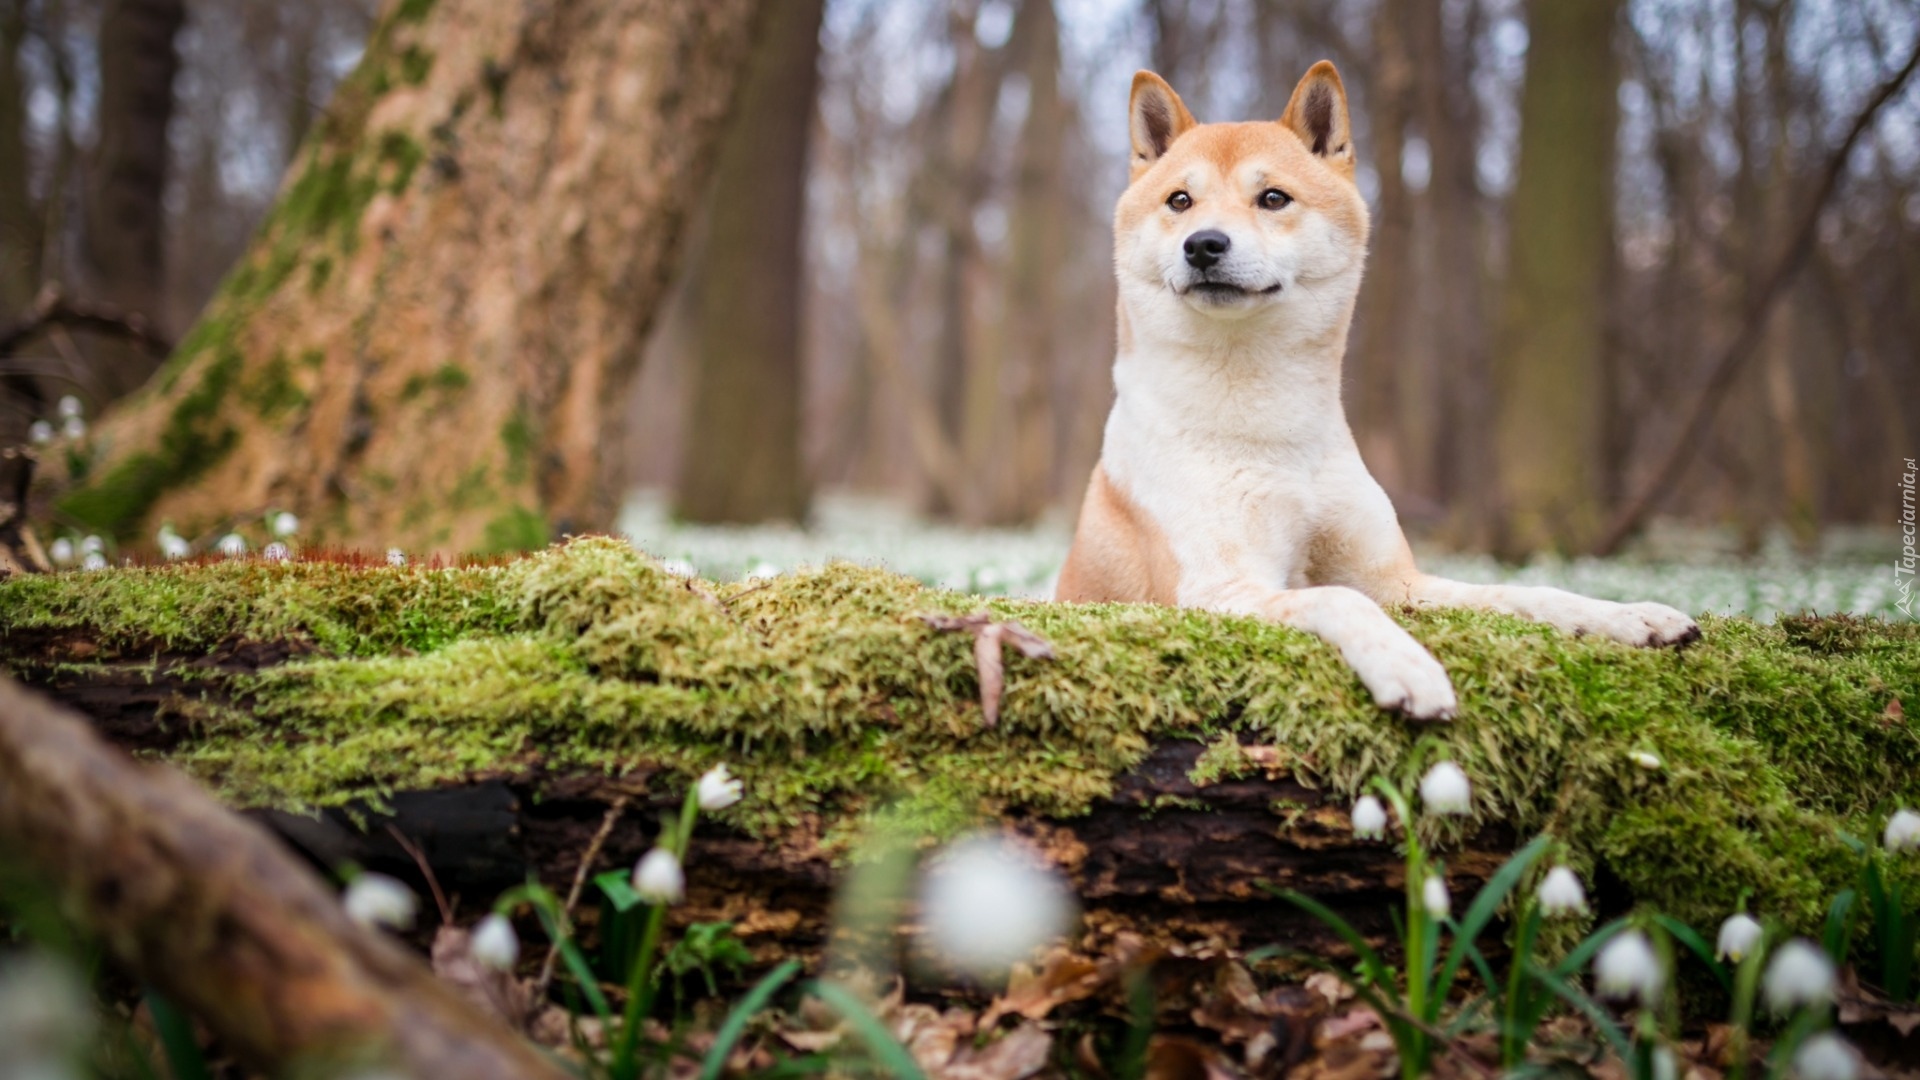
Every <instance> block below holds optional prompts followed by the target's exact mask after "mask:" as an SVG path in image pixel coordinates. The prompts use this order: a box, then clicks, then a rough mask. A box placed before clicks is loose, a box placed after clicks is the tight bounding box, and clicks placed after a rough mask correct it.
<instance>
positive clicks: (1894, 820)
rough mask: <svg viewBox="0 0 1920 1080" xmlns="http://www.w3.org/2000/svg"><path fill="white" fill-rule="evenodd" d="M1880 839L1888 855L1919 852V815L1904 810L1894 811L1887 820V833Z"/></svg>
mask: <svg viewBox="0 0 1920 1080" xmlns="http://www.w3.org/2000/svg"><path fill="white" fill-rule="evenodd" d="M1882 839H1883V841H1884V842H1885V843H1886V846H1887V852H1888V853H1889V854H1892V855H1899V854H1901V853H1903V852H1908V851H1912V852H1920V814H1916V813H1914V812H1913V811H1911V810H1906V809H1901V810H1895V811H1894V812H1893V816H1892V817H1890V818H1888V819H1887V833H1886V836H1884V837H1883V838H1882Z"/></svg>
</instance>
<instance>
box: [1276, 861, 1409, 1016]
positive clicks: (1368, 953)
mask: <svg viewBox="0 0 1920 1080" xmlns="http://www.w3.org/2000/svg"><path fill="white" fill-rule="evenodd" d="M1260 887H1261V888H1263V889H1265V890H1267V891H1268V892H1270V893H1272V894H1274V895H1275V896H1278V897H1279V898H1280V899H1282V900H1285V901H1287V902H1288V903H1290V904H1292V905H1294V906H1295V907H1297V908H1299V909H1300V910H1302V911H1304V912H1306V913H1307V914H1309V915H1311V916H1313V917H1314V918H1316V919H1319V920H1320V921H1321V922H1323V923H1325V924H1326V925H1327V927H1328V929H1330V930H1332V931H1333V932H1334V933H1335V934H1337V935H1339V937H1340V940H1342V941H1344V942H1346V943H1347V947H1348V948H1350V949H1352V950H1353V951H1354V954H1355V955H1356V956H1358V957H1359V958H1360V965H1361V967H1362V968H1363V969H1364V970H1365V971H1366V973H1367V979H1368V981H1370V982H1372V983H1373V985H1374V986H1375V987H1377V988H1378V989H1379V990H1380V992H1382V993H1384V994H1387V995H1389V997H1390V998H1391V999H1392V1000H1394V1001H1395V1002H1396V1003H1397V1002H1398V1000H1399V999H1398V996H1397V995H1395V994H1394V987H1393V978H1392V976H1391V975H1390V974H1389V973H1388V971H1387V965H1386V963H1385V962H1384V961H1382V960H1381V959H1380V954H1379V953H1378V952H1376V951H1374V948H1373V946H1371V945H1369V944H1367V939H1366V938H1365V937H1362V936H1361V934H1360V931H1358V930H1355V929H1354V928H1353V924H1352V923H1349V922H1348V921H1347V920H1345V919H1343V918H1341V917H1340V916H1339V915H1337V914H1335V913H1334V912H1333V909H1331V908H1329V907H1327V906H1326V905H1325V904H1322V903H1321V902H1320V901H1318V900H1315V899H1314V898H1313V897H1311V896H1307V895H1306V894H1304V893H1300V892H1295V891H1294V890H1292V889H1275V888H1273V887H1272V886H1270V885H1265V884H1262V885H1261V886H1260Z"/></svg>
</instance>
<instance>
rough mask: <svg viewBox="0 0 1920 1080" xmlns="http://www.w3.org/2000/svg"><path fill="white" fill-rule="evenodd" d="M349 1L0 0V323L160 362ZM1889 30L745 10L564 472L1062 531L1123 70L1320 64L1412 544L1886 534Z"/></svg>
mask: <svg viewBox="0 0 1920 1080" xmlns="http://www.w3.org/2000/svg"><path fill="white" fill-rule="evenodd" d="M393 6H394V7H396V8H405V7H408V6H410V4H409V2H408V0H399V2H398V3H396V4H395V5H393ZM382 7H383V5H380V4H378V3H376V2H375V0H0V328H5V327H6V326H8V325H9V324H11V323H15V322H19V321H21V320H25V319H27V318H28V316H29V313H30V312H32V311H33V310H34V305H35V300H36V297H38V296H43V295H45V294H44V293H43V290H46V289H48V288H49V287H50V286H53V287H57V289H58V292H59V295H61V296H63V297H66V298H69V299H72V300H74V301H76V302H80V301H84V302H86V303H91V304H99V305H110V306H111V307H112V308H114V309H117V310H118V311H120V312H123V313H137V314H140V315H143V316H145V317H146V318H147V319H149V320H150V321H151V323H152V325H153V327H154V329H155V330H156V332H157V334H158V336H160V337H161V338H164V339H166V340H169V341H177V340H179V339H180V338H182V337H183V336H185V335H186V334H187V333H188V331H189V329H190V328H191V327H192V326H193V324H194V322H195V318H196V314H197V313H199V312H200V311H201V310H202V308H203V306H204V305H205V304H206V303H207V301H208V299H209V297H210V296H212V295H213V294H214V292H215V290H216V289H217V288H218V287H219V286H220V283H221V281H222V279H223V277H225V276H226V275H228V273H229V271H230V269H231V268H232V267H234V265H235V263H236V260H237V259H240V258H241V257H242V255H243V254H244V253H245V252H246V251H247V250H248V247H249V244H250V243H251V242H254V241H255V239H256V236H257V231H258V230H260V229H261V227H262V221H263V219H265V218H266V217H267V215H268V213H269V211H270V210H271V209H272V208H273V206H274V204H275V201H276V197H277V196H278V195H280V194H282V192H283V185H282V177H283V175H285V174H287V172H288V169H289V165H290V163H293V162H294V161H295V159H296V155H297V154H298V153H299V152H300V148H301V146H302V144H303V140H305V139H307V137H308V135H309V132H310V130H311V129H313V128H314V126H315V125H316V123H317V122H321V118H322V117H324V116H326V115H327V113H328V110H329V108H330V101H331V100H332V98H333V93H334V90H335V88H336V87H337V86H338V85H340V83H341V81H342V80H343V79H346V78H348V77H349V74H350V73H351V72H353V71H354V69H355V67H356V64H357V63H358V62H359V60H360V58H361V56H362V52H363V49H365V48H366V43H367V41H368V40H369V36H370V35H372V34H375V33H376V32H377V27H379V26H380V24H381V21H382V19H383V18H384V17H386V16H383V12H382ZM387 14H388V15H390V14H391V13H387ZM1916 27H1920V3H1915V2H1913V0H1551V2H1546V0H1537V2H1535V3H1532V4H1524V3H1521V2H1519V0H1344V2H1335V0H1139V2H1118V0H1115V2H1103V0H1053V2H1051V3H1049V2H1047V0H953V2H950V3H941V2H933V0H886V2H881V0H778V2H776V3H774V4H771V5H769V9H768V11H767V12H766V13H765V15H764V17H763V18H762V20H761V22H760V24H759V27H758V33H757V38H756V40H755V43H754V45H753V47H752V48H753V52H752V55H751V59H750V63H749V65H748V69H747V72H746V74H745V75H744V76H743V83H742V87H741V89H740V91H739V93H738V95H737V96H736V97H735V99H734V100H735V108H734V110H733V114H732V116H731V119H730V120H729V121H728V125H729V126H728V128H727V131H726V134H725V136H724V137H723V138H722V139H721V141H720V146H719V149H718V151H717V154H716V157H715V165H714V169H713V172H712V177H711V182H710V183H708V184H707V185H706V190H705V191H686V192H681V193H678V194H677V196H676V197H677V198H678V199H679V200H680V201H682V202H683V203H684V204H685V206H686V208H687V211H688V216H689V221H690V224H689V227H688V229H687V230H686V232H685V233H684V234H683V238H682V240H683V242H682V244H681V247H680V248H679V250H678V251H677V253H676V256H677V257H676V258H675V259H674V260H673V261H674V262H675V263H676V264H677V268H678V272H677V275H676V280H677V282H678V284H677V285H675V286H674V289H673V291H672V293H671V294H670V295H668V297H667V298H666V300H665V301H664V303H663V304H661V305H660V308H659V311H658V313H657V317H652V318H648V319H646V320H645V321H646V326H645V327H644V328H643V329H644V330H645V332H646V336H645V338H644V339H640V340H644V341H645V345H644V357H643V358H642V357H636V358H635V359H637V360H638V361H639V363H638V369H637V370H638V373H637V376H636V377H634V378H633V379H632V381H631V383H630V388H627V387H618V383H617V382H615V383H613V384H612V385H613V386H615V387H617V388H618V392H619V393H621V394H624V395H625V397H624V401H625V404H624V405H623V406H622V407H621V412H622V414H623V420H624V423H621V424H616V425H613V426H611V427H609V428H608V430H607V433H606V442H607V443H608V445H604V446H602V447H601V448H600V453H601V455H602V457H603V458H604V463H603V464H604V467H606V468H608V469H611V470H612V474H613V476H614V478H615V482H616V483H617V484H618V485H619V486H620V488H621V490H637V489H650V490H657V491H662V492H665V493H666V494H665V495H664V496H663V498H664V501H665V505H666V506H668V507H670V508H671V510H672V512H673V513H674V514H675V515H676V516H677V517H679V518H680V519H683V520H688V521H695V522H758V521H769V520H806V519H807V518H808V516H809V515H810V513H812V512H813V508H814V507H815V505H816V503H817V500H818V498H819V497H820V496H821V494H822V493H841V492H850V491H851V492H860V493H867V494H872V495H878V496H884V497H886V498H888V499H891V500H895V501H898V502H901V503H904V504H907V505H910V506H912V507H913V508H915V509H916V510H917V511H918V512H921V513H923V514H926V515H929V516H932V517H935V518H938V519H943V520H947V521H950V522H953V523H956V524H962V525H995V526H1017V525H1023V524H1027V523H1032V522H1035V521H1037V520H1041V519H1043V518H1045V519H1050V520H1055V521H1058V520H1060V519H1063V518H1070V517H1071V515H1072V513H1073V511H1074V508H1075V507H1076V505H1077V501H1078V498H1079V496H1080V493H1081V488H1082V485H1083V484H1084V482H1085V479H1086V476H1087V474H1088V471H1089V469H1090V467H1091V466H1092V464H1093V461H1094V459H1095V457H1096V456H1097V454H1098V451H1099V443H1100V435H1101V427H1102V424H1103V422H1104V419H1105V415H1106V409H1107V406H1108V404H1109V400H1110V395H1111V384H1110V378H1109V373H1108V367H1109V364H1110V361H1111V356H1112V347H1113V311H1112V309H1113V302H1114V297H1113V285H1112V280H1111V269H1110V248H1111V232H1110V214H1111V210H1112V206H1113V202H1114V199H1115V197H1116V196H1117V195H1118V193H1119V191H1120V189H1121V187H1122V186H1123V185H1124V182H1125V177H1126V167H1125V155H1126V145H1127V143H1126V122H1125V108H1126V98H1127V87H1128V83H1129V80H1130V78H1131V76H1132V74H1133V72H1134V70H1135V69H1136V68H1140V67H1151V68H1153V69H1155V70H1157V71H1159V72H1160V73H1162V74H1163V75H1165V76H1166V77H1167V78H1168V79H1169V81H1170V82H1171V83H1172V84H1173V85H1174V87H1175V88H1176V89H1178V90H1179V91H1180V92H1181V94H1182V95H1183V96H1184V97H1185V99H1186V101H1187V103H1188V104H1189V105H1190V106H1191V107H1192V108H1193V110H1194V112H1195V113H1196V114H1197V115H1198V116H1199V117H1200V118H1201V119H1202V120H1225V119H1239V118H1247V117H1277V116H1278V114H1279V112H1280V110H1281V108H1282V106H1283V105H1284V103H1285V100H1286V96H1287V94H1288V92H1289V91H1290V90H1291V88H1292V86H1293V84H1294V81H1295V80H1296V79H1297V78H1298V77H1299V75H1300V74H1301V73H1302V72H1303V71H1304V70H1305V69H1306V68H1307V67H1308V66H1309V65H1310V64H1311V63H1312V62H1313V61H1315V60H1317V59H1320V58H1323V57H1324V58H1329V59H1332V60H1333V61H1334V62H1335V63H1336V64H1337V65H1338V66H1339V68H1340V70H1341V72H1342V74H1343V75H1344V77H1345V80H1346V84H1347V87H1348V89H1349V92H1350V94H1351V96H1352V101H1353V106H1354V110H1355V111H1354V116H1353V120H1354V125H1355V129H1356V135H1357V143H1358V148H1359V154H1360V162H1361V164H1360V168H1359V182H1360V185H1361V188H1362V190H1363V193H1364V194H1365V195H1366V197H1367V199H1368V201H1369V203H1370V205H1371V206H1372V208H1373V215H1374V217H1373V220H1374V237H1373V243H1372V254H1371V263H1370V267H1369V276H1368V280H1367V282H1366V285H1365V287H1364V289H1363V291H1362V294H1361V298H1360V305H1359V312H1358V316H1357V320H1356V324H1355V327H1354V333H1353V337H1352V340H1351V343H1350V348H1349V353H1348V367H1347V372H1346V385H1347V395H1346V396H1347V408H1348V413H1349V417H1350V419H1351V421H1352V423H1353V426H1354V428H1355V431H1356V434H1357V435H1358V437H1359V440H1360V443H1361V447H1362V451H1363V453H1364V454H1365V456H1366V459H1367V461H1368V464H1369V465H1370V467H1371V468H1372V470H1373V471H1374V474H1375V475H1376V476H1377V477H1378V478H1379V479H1380V481H1381V482H1382V483H1383V484H1384V485H1385V486H1386V487H1387V489H1388V490H1389V492H1390V493H1391V494H1392V496H1393V497H1394V500H1395V503H1396V505H1397V506H1398V508H1399V511H1400V513H1401V516H1402V518H1403V520H1404V521H1405V522H1406V523H1407V525H1408V526H1409V528H1410V530H1412V531H1413V532H1415V533H1416V534H1417V535H1420V536H1423V537H1425V538H1427V539H1428V541H1430V542H1433V543H1436V544H1440V545H1444V546H1448V547H1454V548H1460V549H1466V550H1478V551H1494V552H1498V553H1501V554H1504V555H1518V554H1524V553H1526V552H1529V551H1533V550H1540V549H1558V550H1562V551H1566V552H1569V553H1574V552H1582V551H1591V550H1612V549H1615V548H1617V547H1619V546H1620V545H1621V543H1623V542H1624V541H1625V540H1627V539H1629V538H1630V537H1632V536H1633V535H1635V534H1636V533H1637V532H1639V531H1640V529H1641V528H1642V527H1643V526H1644V525H1645V524H1646V523H1647V522H1648V521H1649V520H1654V519H1661V520H1675V519H1677V520H1680V521H1683V522H1685V523H1688V524H1691V525H1696V526H1713V527H1715V528H1717V529H1719V530H1720V531H1721V534H1722V535H1723V536H1724V537H1726V538H1727V539H1726V542H1727V543H1728V544H1730V545H1732V546H1733V547H1734V548H1736V549H1744V550H1752V549H1756V548H1758V547H1759V546H1760V545H1761V544H1762V543H1763V541H1765V540H1766V539H1767V538H1768V537H1770V536H1772V537H1780V536H1784V537H1787V538H1789V539H1790V540H1791V542H1792V543H1793V544H1795V545H1796V546H1799V547H1801V548H1803V549H1805V550H1808V551H1812V550H1816V549H1817V548H1818V546H1819V544H1820V541H1821V537H1822V536H1823V534H1826V533H1829V532H1831V531H1832V530H1833V528H1834V527H1836V526H1848V525H1867V526H1874V527H1878V528H1880V529H1888V528H1891V527H1892V526H1894V525H1895V524H1896V523H1897V519H1898V514H1899V499H1900V494H1899V488H1898V484H1899V474H1900V472H1901V471H1902V461H1903V459H1904V458H1906V457H1908V456H1911V455H1913V454H1914V453H1915V452H1916V449H1917V448H1920V444H1916V442H1915V438H1914V435H1915V432H1914V428H1915V425H1916V424H1917V423H1920V412H1916V411H1915V408H1914V405H1915V403H1917V402H1920V89H1916V88H1915V86H1914V85H1913V83H1912V82H1911V81H1905V76H1906V75H1907V74H1910V73H1911V68H1912V64H1911V62H1910V57H1911V56H1912V52H1911V50H1912V49H1913V48H1914V41H1915V35H1916ZM1903 65H1904V68H1903ZM495 107H496V110H497V109H498V107H499V106H498V100H497V98H496V102H495ZM436 161H437V159H436ZM442 171H443V172H445V170H444V169H443V170H442ZM317 276H318V275H317ZM425 325H427V326H429V327H431V325H432V316H431V313H429V315H428V317H427V321H426V324H425ZM157 363H158V360H157V359H156V357H154V356H153V355H151V352H150V351H149V350H142V349H139V348H136V347H134V346H131V345H129V344H128V343H126V342H125V341H122V340H119V339H118V338H117V337H115V336H112V335H94V334H90V333H89V331H88V330H87V329H86V328H85V327H84V326H76V327H71V328H70V327H66V326H58V325H55V326H49V327H48V328H47V329H46V332H44V333H36V334H35V335H34V336H32V337H31V339H30V340H26V341H23V342H22V343H21V344H20V346H19V348H18V349H17V350H16V352H15V354H14V355H13V356H12V357H11V358H10V359H9V360H8V361H7V367H6V380H7V382H6V386H7V405H6V408H5V409H4V410H0V441H4V442H6V443H9V444H16V445H17V444H21V443H24V442H26V441H27V440H28V432H29V425H30V424H31V423H32V422H33V421H35V420H42V419H44V420H49V421H51V422H53V423H55V424H58V423H59V418H58V417H57V416H55V406H54V402H55V401H57V399H58V398H59V397H60V396H62V395H64V394H68V393H72V394H75V395H77V396H78V397H79V398H80V399H81V400H82V401H83V402H84V404H85V408H86V410H87V415H88V416H89V417H91V416H93V415H94V414H95V412H97V411H99V410H101V409H104V408H106V407H107V406H108V405H109V404H110V403H111V402H112V401H113V400H114V399H116V398H119V397H121V396H122V395H126V394H128V393H129V392H131V391H133V390H135V389H136V388H137V387H139V386H140V385H141V384H142V383H143V382H144V381H145V380H146V379H147V378H148V377H149V376H150V375H151V374H152V373H153V372H154V370H155V368H156V366H157ZM443 370H444V369H443ZM416 389H417V388H416ZM615 446H617V449H615V448H614V447H615ZM421 452H422V453H423V454H430V453H432V449H431V447H427V448H423V449H422V451H421ZM292 504H293V505H294V508H296V509H301V510H303V511H304V510H305V509H306V508H305V507H302V506H299V505H298V500H297V499H295V500H293V501H292ZM262 509H265V508H264V507H263V508H262ZM547 521H549V522H551V525H550V528H551V529H552V530H554V531H558V530H559V529H560V528H561V527H562V526H563V525H565V524H567V523H568V519H566V518H564V517H558V516H550V517H549V518H548V519H547ZM152 524H153V523H152V522H151V521H149V522H148V525H149V527H150V526H151V525H152ZM574 524H578V522H577V521H575V522H574Z"/></svg>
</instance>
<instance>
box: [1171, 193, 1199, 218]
mask: <svg viewBox="0 0 1920 1080" xmlns="http://www.w3.org/2000/svg"><path fill="white" fill-rule="evenodd" d="M1167 205H1168V206H1169V207H1172V208H1173V212H1174V213H1176V214H1177V213H1179V212H1180V211H1182V210H1185V209H1186V208H1188V207H1190V206H1192V205H1193V196H1191V195H1189V194H1187V193H1186V192H1184V191H1176V192H1174V193H1173V194H1171V195H1169V196H1167Z"/></svg>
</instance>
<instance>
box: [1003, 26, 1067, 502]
mask: <svg viewBox="0 0 1920 1080" xmlns="http://www.w3.org/2000/svg"><path fill="white" fill-rule="evenodd" d="M1012 48H1013V50H1014V51H1015V53H1016V54H1017V55H1016V59H1017V61H1018V62H1019V64H1020V69H1021V71H1022V73H1023V74H1024V75H1025V77H1026V81H1027V92H1028V97H1027V118H1026V124H1025V127H1024V128H1023V130H1022V131H1021V133H1020V150H1019V161H1018V165H1017V171H1016V173H1015V175H1014V182H1013V199H1012V201H1013V207H1012V211H1011V213H1010V214H1009V219H1010V220H1009V226H1008V234H1009V235H1008V237H1007V246H1008V257H1007V258H1008V265H1007V270H1006V274H1005V280H1006V285H1005V290H1004V293H1003V295H1004V297H1005V300H1004V304H1005V313H1006V317H1005V318H1004V319H1003V320H1002V323H1001V326H1002V329H1001V334H1000V338H1001V346H1000V348H1001V351H1002V352H1003V353H1004V354H1005V357H1006V361H1005V362H1006V367H1007V371H1006V384H1007V388H1008V391H1009V393H1008V395H1007V398H1004V399H1002V404H1001V406H1000V407H999V408H998V409H996V410H995V411H996V413H997V414H999V415H1000V416H1001V418H1002V419H1003V420H1004V421H1010V423H1011V426H1012V439H1011V440H1010V441H1009V442H1008V443H1007V444H1006V445H1007V446H1009V447H1011V454H1005V453H1004V452H1003V455H1002V456H1003V457H1011V459H1012V460H1011V461H1010V462H1009V465H1010V474H1009V476H1008V477H1007V479H1008V487H1007V489H1006V494H1005V496H1004V499H1003V502H1002V505H1001V506H1000V507H998V508H997V511H996V512H995V514H994V515H993V516H994V517H996V518H998V519H1001V520H1005V521H1011V522H1018V523H1026V522H1031V521H1033V520H1035V519H1036V518H1038V517H1039V516H1040V514H1041V512H1042V511H1044V510H1045V509H1046V507H1047V498H1048V496H1049V495H1050V494H1051V489H1052V481H1053V475H1052V471H1051V469H1050V466H1051V464H1052V461H1053V457H1054V449H1053V448H1054V445H1055V442H1056V439H1055V435H1054V413H1053V409H1052V395H1051V393H1050V389H1051V385H1052V381H1053V379H1052V376H1053V372H1054V370H1055V367H1056V366H1057V361H1056V359H1055V352H1056V351H1057V348H1058V343H1057V342H1056V341H1055V339H1054V327H1055V324H1056V322H1057V321H1058V319H1059V316H1060V311H1059V308H1060V301H1061V296H1062V293H1063V292H1064V290H1062V289H1061V288H1059V285H1058V279H1059V277H1060V275H1061V271H1062V268H1063V267H1064V265H1065V262H1066V246H1067V235H1066V233H1067V222H1068V220H1069V214H1068V211H1067V208H1066V207H1065V206H1063V205H1062V202H1063V199H1064V198H1065V197H1066V193H1065V192H1064V191H1063V190H1062V187H1061V158H1062V156H1063V154H1064V150H1063V144H1064V143H1065V141H1066V138H1067V126H1068V120H1069V117H1068V108H1067V103H1066V102H1065V101H1064V100H1062V98H1061V95H1060V22H1059V18H1058V17H1057V15H1056V14H1055V12H1054V10H1053V0H1026V2H1025V3H1023V4H1021V6H1020V13H1019V15H1018V17H1017V18H1016V19H1015V20H1014V24H1013V40H1012ZM1008 399H1010V403H1011V406H1012V408H1011V409H1008V408H1006V403H1007V401H1008Z"/></svg>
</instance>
